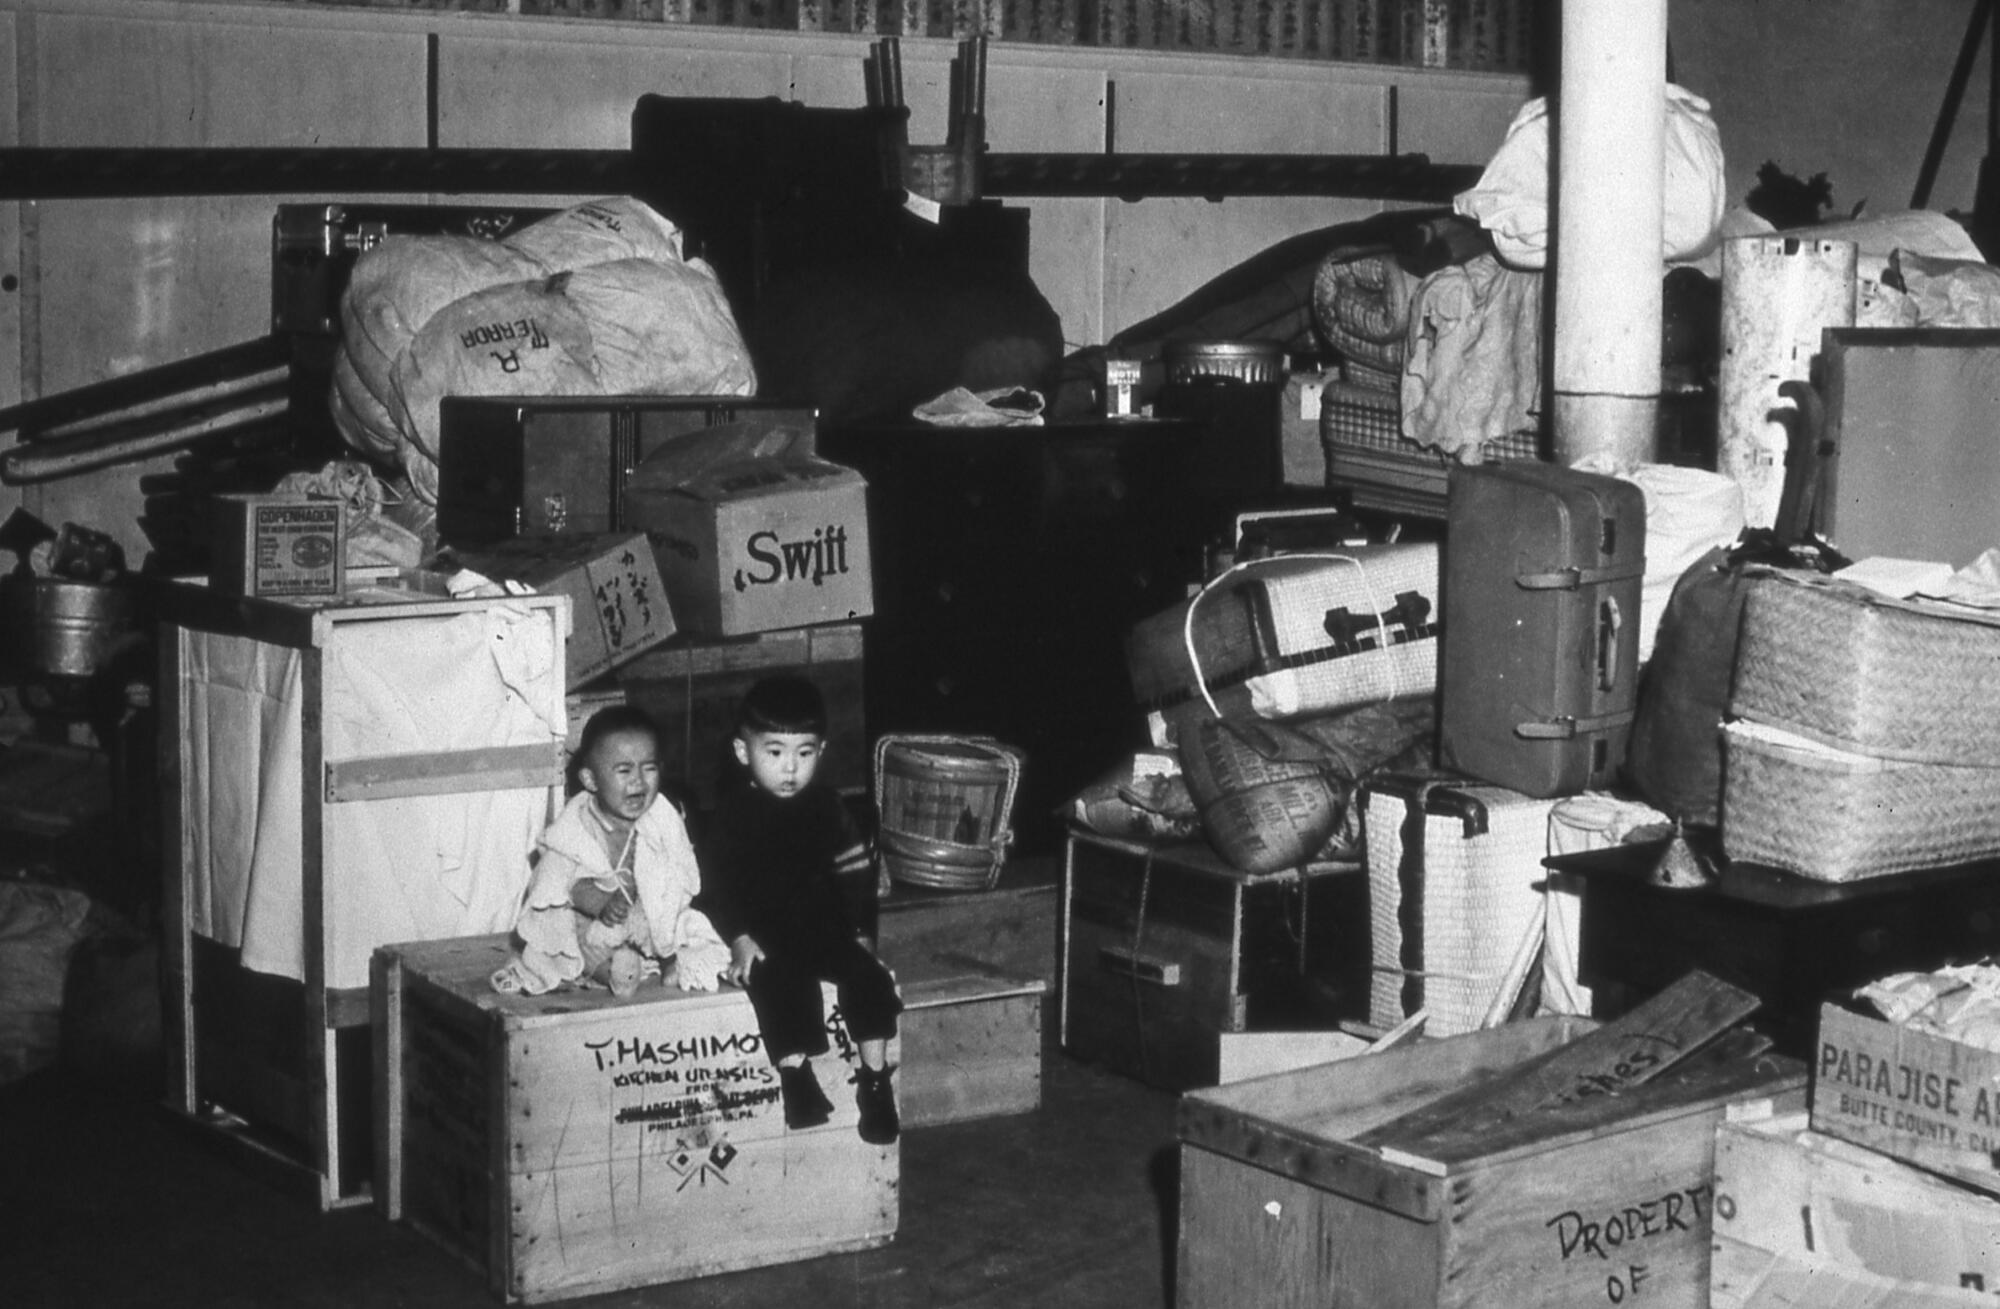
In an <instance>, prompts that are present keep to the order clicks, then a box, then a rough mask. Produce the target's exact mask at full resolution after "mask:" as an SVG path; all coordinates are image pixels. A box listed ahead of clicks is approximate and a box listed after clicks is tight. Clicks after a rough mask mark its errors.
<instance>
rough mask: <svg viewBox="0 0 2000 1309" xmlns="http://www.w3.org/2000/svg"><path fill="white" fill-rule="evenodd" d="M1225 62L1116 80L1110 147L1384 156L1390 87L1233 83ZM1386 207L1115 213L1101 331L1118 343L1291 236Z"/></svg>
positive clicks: (1262, 203)
mask: <svg viewBox="0 0 2000 1309" xmlns="http://www.w3.org/2000/svg"><path fill="white" fill-rule="evenodd" d="M1219 63H1220V61H1207V60H1201V61H1195V60H1189V61H1187V63H1186V68H1187V71H1186V72H1185V73H1180V72H1178V71H1176V72H1165V71H1161V72H1153V71H1145V72H1134V73H1130V74H1127V73H1124V72H1120V73H1118V74H1117V75H1116V81H1117V118H1116V126H1115V132H1116V140H1115V141H1114V142H1113V148H1114V149H1116V150H1119V151H1133V152H1152V151H1172V152H1182V153H1194V152H1239V151H1240V152H1254V153H1323V154H1349V153H1361V154H1373V153H1377V152H1379V151H1380V150H1381V149H1382V148H1383V146H1382V143H1383V141H1384V140H1385V139H1386V131H1387V116H1388V107H1389V91H1388V85H1387V81H1386V79H1384V80H1363V81H1349V80H1345V79H1338V80H1337V79H1335V78H1332V77H1328V76H1326V75H1325V74H1324V72H1323V71H1321V70H1314V72H1316V73H1318V75H1317V76H1297V75H1282V74H1279V75H1272V74H1267V73H1265V72H1264V69H1262V68H1257V67H1256V66H1252V68H1251V69H1245V70H1244V71H1243V72H1242V73H1239V74H1238V75H1237V76H1234V77H1229V76H1223V75H1221V74H1223V73H1225V72H1226V71H1227V67H1228V66H1226V65H1224V66H1220V67H1219V66H1218V64H1219ZM1252 69H1254V71H1252ZM1382 208H1383V206H1382V204H1381V203H1380V202H1378V201H1372V200H1343V199H1328V198H1324V197H1275V198H1254V197H1253V198H1241V199H1230V200H1224V201H1222V202H1220V203H1211V202H1210V201H1207V200H1201V199H1154V200H1143V201H1139V202H1137V203H1133V204H1126V203H1114V204H1112V205H1110V206H1109V207H1108V209H1107V213H1106V222H1105V226H1106V231H1107V237H1106V251H1105V265H1106V266H1105V273H1104V297H1105V320H1106V321H1105V323H1104V331H1105V332H1106V333H1107V334H1111V333H1116V332H1117V331H1119V330H1121V329H1122V328H1125V327H1128V326H1130V325H1131V324H1133V323H1135V322H1138V321H1140V320H1142V319H1144V318H1146V317H1148V316H1149V315H1151V314H1154V313H1157V312H1159V311H1160V310H1162V309H1165V308H1167V307H1168V306H1170V305H1172V304H1174V303H1176V302H1177V301H1179V300H1180V299H1181V298H1182V297H1184V296H1186V295H1187V294H1188V293H1189V292H1191V291H1193V290H1195V289H1196V288H1197V287H1199V286H1201V285H1202V284H1203V283H1204V282H1206V281H1208V280H1209V279H1210V278H1213V277H1214V276H1216V275H1217V274H1219V273H1221V272H1224V271H1225V270H1227V269H1229V268H1232V267H1234V266H1235V265H1236V264H1238V263H1241V262H1242V261H1243V260H1245V259H1248V258H1250V257H1251V256H1252V255H1255V254H1257V253H1259V252H1260V251H1263V250H1265V249H1268V248H1269V247H1270V246H1272V245H1275V244H1276V243H1277V242H1279V241H1282V240H1284V239H1285V238H1286V237H1289V236H1294V235H1297V234H1298V233H1301V232H1307V231H1311V230H1313V229H1315V228H1320V227H1328V226H1331V225H1333V224H1335V223H1342V222H1348V221H1352V220H1354V219H1358V218H1365V217H1367V216H1368V215H1370V214H1374V213H1379V212H1380V211H1381V210H1382Z"/></svg>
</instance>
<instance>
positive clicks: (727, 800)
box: [695, 784, 861, 951]
mask: <svg viewBox="0 0 2000 1309" xmlns="http://www.w3.org/2000/svg"><path fill="white" fill-rule="evenodd" d="M860 839H861V837H860V832H859V830H858V829H857V828H856V827H855V824H854V820H853V819H852V818H851V817H850V816H849V815H848V812H847V808H846V806H845V805H844V804H843V803H842V801H841V798H840V796H839V794H838V793H837V792H835V791H834V790H833V789H832V788H831V787H827V786H820V785H813V786H808V787H806V788H805V789H804V790H803V791H800V792H799V793H798V794H797V795H795V796H792V797H791V798H789V799H780V798H779V797H777V796H774V795H772V794H770V793H769V792H767V791H765V790H763V789H761V788H759V787H757V786H755V785H750V784H745V785H741V786H735V787H730V788H728V789H726V790H725V792H724V794H723V798H722V800H721V801H720V803H718V804H717V806H716V809H715V812H714V813H712V814H710V815H709V816H708V819H707V821H706V822H704V823H703V824H702V825H701V831H700V832H699V833H698V835H697V839H696V842H695V854H696V857H697V858H698V859H699V861H700V863H701V894H700V896H698V897H697V898H696V900H695V907H697V908H699V909H701V910H702V911H703V912H705V913H706V914H707V915H708V917H709V920H710V921H711V922H712V923H714V924H715V930H716V931H718V932H720V933H721V934H722V939H723V940H725V941H734V940H735V939H736V938H737V937H739V936H742V935H744V934H745V933H748V934H749V935H750V936H751V937H752V938H753V939H754V940H755V941H756V942H757V944H758V945H759V946H760V947H761V948H763V949H764V950H766V951H769V950H771V949H773V948H777V949H784V948H785V947H786V946H787V945H790V944H793V943H797V942H811V941H823V940H827V939H828V938H830V937H834V938H838V937H852V936H854V935H855V934H856V929H857V924H856V922H855V915H854V914H853V913H852V912H851V911H850V908H849V906H848V903H847V897H846V893H845V892H844V891H843V889H842V887H841V881H840V878H839V877H838V876H837V875H836V872H835V864H834V861H835V859H836V858H838V857H839V856H840V855H841V854H842V853H843V852H845V851H847V850H849V849H851V848H853V847H854V846H855V845H857V844H858V843H859V841H860Z"/></svg>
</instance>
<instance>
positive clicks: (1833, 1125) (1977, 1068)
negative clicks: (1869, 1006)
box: [1812, 1004, 2000, 1194]
mask: <svg viewBox="0 0 2000 1309" xmlns="http://www.w3.org/2000/svg"><path fill="white" fill-rule="evenodd" d="M1812 1126H1813V1130H1814V1131H1817V1132H1825V1133H1826V1134H1827V1135H1828V1136H1838V1137H1840V1138H1842V1139H1843V1140H1847V1141H1852V1142H1854V1143H1855V1144H1856V1145H1865V1146H1867V1147H1868V1148H1869V1149H1871V1150H1878V1151H1880V1152H1881V1153H1883V1154H1886V1155H1892V1156H1894V1157H1895V1158H1897V1159H1902V1160H1906V1161H1908V1162H1909V1163H1913V1164H1915V1165H1917V1166H1918V1167H1920V1168H1926V1169H1929V1170H1930V1171H1931V1172H1934V1173H1941V1174H1943V1175H1944V1176H1946V1177H1950V1178H1953V1179H1955V1180H1957V1181H1960V1182H1963V1183H1965V1184H1966V1185H1967V1186H1973V1187H1977V1188H1979V1189H1980V1190H1982V1191H1989V1192H1993V1193H1995V1194H2000V1168H1996V1166H1995V1163H1994V1160H1995V1158H1996V1157H2000V1054H1996V1053H1994V1052H1993V1051H1990V1050H1981V1049H1978V1048H1976V1047H1974V1046H1970V1045H1965V1044H1963V1043H1961V1042H1958V1041H1953V1040H1949V1039H1947V1038H1945V1037H1942V1036H1933V1035H1931V1034H1930V1033H1928V1032H1918V1031H1913V1030H1912V1029H1910V1028H1907V1027H1903V1026H1900V1025H1898V1024H1896V1023H1889V1022H1884V1021H1882V1020H1881V1019H1878V1018H1870V1017H1867V1016H1866V1015H1864V1014H1857V1013H1853V1012H1850V1011H1849V1010H1847V1009H1844V1008H1842V1007H1841V1006H1839V1005H1837V1004H1827V1005H1823V1006H1821V1008H1820V1013H1819V1042H1818V1053H1817V1055H1816V1056H1815V1058H1814V1060H1813V1086H1812Z"/></svg>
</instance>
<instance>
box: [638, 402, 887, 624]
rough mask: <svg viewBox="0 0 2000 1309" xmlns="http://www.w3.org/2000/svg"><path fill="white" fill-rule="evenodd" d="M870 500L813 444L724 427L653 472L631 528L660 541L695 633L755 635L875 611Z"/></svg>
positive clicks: (862, 486) (642, 478)
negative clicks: (869, 520)
mask: <svg viewBox="0 0 2000 1309" xmlns="http://www.w3.org/2000/svg"><path fill="white" fill-rule="evenodd" d="M867 496H868V484H867V482H866V481H864V480H863V479H862V476H861V474H859V473H857V472H855V471H854V470H853V469H851V468H844V467H842V466H840V465H839V464H834V463H829V462H827V461H826V460H824V459H821V458H820V457H819V456H818V455H817V454H815V453H814V452H813V450H812V446H811V437H810V434H808V433H803V432H799V431H793V430H789V429H786V428H783V427H770V426H768V425H767V426H757V425H751V424H723V425H721V426H718V427H714V428H710V429H708V430H707V431H705V432H700V433H692V434H689V435H688V436H686V437H684V438H683V439H681V440H679V441H676V442H675V443H674V444H672V445H670V446H668V447H666V448H664V449H662V450H660V451H659V452H658V453H656V454H654V455H653V456H651V457H650V458H648V459H646V460H645V461H644V462H642V463H641V464H640V465H639V467H638V468H637V469H636V470H635V471H634V472H633V475H632V478H631V480H630V481H629V482H628V483H627V486H626V489H625V501H624V506H625V514H624V521H625V523H626V525H627V526H629V527H632V528H634V529H637V530H640V531H644V532H645V533H646V535H647V536H648V538H650V539H651V540H652V542H653V547H654V550H655V552H656V553H657V555H658V556H659V561H660V573H661V575H662V576H663V577H664V578H665V579H666V584H667V595H668V597H669V598H670V599H671V600H672V602H673V606H674V615H675V618H676V620H677V621H678V622H679V623H680V624H681V626H682V627H683V628H684V629H685V630H687V631H688V632H690V633H693V634H695V635H699V636H747V635H749V634H751V633H754V632H774V631H782V630H784V629H785V628H791V627H807V626H811V625H813V624H815V623H843V622H849V621H852V620H853V619H856V618H862V617H866V616H867V615H869V614H872V613H874V612H875V590H874V577H873V573H872V571H871V569H870V564H869V553H868V498H867Z"/></svg>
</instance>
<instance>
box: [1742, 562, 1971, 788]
mask: <svg viewBox="0 0 2000 1309" xmlns="http://www.w3.org/2000/svg"><path fill="white" fill-rule="evenodd" d="M1729 711H1730V714H1731V715H1732V716H1734V717H1738V718H1747V719H1751V720H1753V721H1755V722H1759V723H1765V724H1768V725H1770V726H1773V727H1779V728H1783V729H1784V730H1786V731H1788V732H1796V733H1798V734H1799V735H1800V736H1804V737H1809V738H1811V739H1812V740H1814V741H1817V742H1819V743H1820V744H1821V745H1826V746H1831V747H1833V748H1835V749H1838V750H1847V751H1851V752H1853V753H1856V754H1863V755H1870V756H1873V757H1875V758H1878V759H1898V760H1908V761H1913V762H1919V763H1933V764H1951V765H1956V766H1961V767H2000V625H1995V624H1994V623H1993V622H1991V621H1990V615H1989V616H1976V615H1972V614H1969V613H1966V612H1964V611H1960V612H1959V613H1957V614H1956V615H1954V613H1953V612H1952V611H1948V610H1945V609H1942V608H1941V607H1939V606H1934V605H1921V604H1916V603H1911V602H1908V601H1902V600H1891V599H1889V598H1887V597H1885V596H1882V595H1879V594H1877V593H1875V592H1873V591H1870V590H1867V589H1866V588H1864V587H1860V586H1855V585H1853V584H1852V583H1846V582H1839V581H1835V580H1834V579H1832V578H1827V577H1822V576H1820V575H1818V574H1816V573H1793V572H1772V573H1770V574H1768V575H1765V576H1760V577H1758V578H1757V579H1756V580H1755V581H1754V582H1753V583H1752V584H1751V586H1750V590H1749V594H1748V595H1747V597H1746V598H1745V601H1744V613H1743V636H1742V641H1741V643H1740V644H1739V645H1738V647H1737V653H1736V680H1735V683H1734V686H1733V689H1732V691H1731V694H1730V702H1729Z"/></svg>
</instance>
